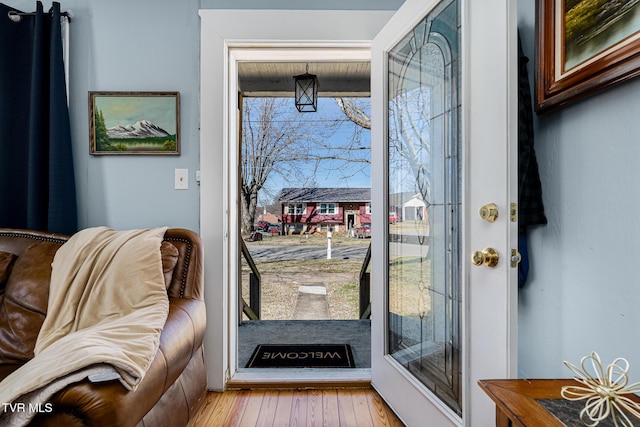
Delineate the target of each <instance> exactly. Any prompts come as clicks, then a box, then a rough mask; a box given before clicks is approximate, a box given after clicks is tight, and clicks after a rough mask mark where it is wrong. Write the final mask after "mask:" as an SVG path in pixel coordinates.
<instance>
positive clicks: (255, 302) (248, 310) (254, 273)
mask: <svg viewBox="0 0 640 427" xmlns="http://www.w3.org/2000/svg"><path fill="white" fill-rule="evenodd" d="M240 242H241V248H242V256H244V259H245V261H247V265H248V266H249V268H250V269H251V272H250V273H249V303H248V304H247V302H246V301H245V300H244V297H243V296H242V280H238V296H239V297H240V298H239V301H240V305H241V307H240V309H241V312H240V316H239V317H240V318H239V319H238V322H239V323H242V313H244V314H246V315H247V317H248V318H249V319H251V320H260V282H261V280H262V279H261V278H260V272H259V271H258V267H256V263H255V262H254V261H253V258H252V257H251V253H250V252H249V248H247V245H246V244H245V243H244V240H242V239H240Z"/></svg>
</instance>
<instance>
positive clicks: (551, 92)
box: [535, 0, 640, 113]
mask: <svg viewBox="0 0 640 427" xmlns="http://www.w3.org/2000/svg"><path fill="white" fill-rule="evenodd" d="M536 27H537V29H536V33H537V46H536V50H537V52H536V53H537V56H536V59H537V67H536V68H537V70H536V90H535V96H536V105H535V107H536V111H538V112H539V113H542V112H547V111H552V110H555V109H558V108H561V107H564V106H566V105H569V104H572V103H574V102H576V101H578V100H581V99H584V98H586V97H588V96H591V95H593V94H595V93H598V92H600V91H602V90H604V89H607V88H609V87H611V86H614V85H616V84H618V83H622V82H624V81H627V80H630V79H632V78H634V77H637V76H638V75H640V0H537V17H536Z"/></svg>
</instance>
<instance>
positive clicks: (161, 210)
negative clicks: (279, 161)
mask: <svg viewBox="0 0 640 427" xmlns="http://www.w3.org/2000/svg"><path fill="white" fill-rule="evenodd" d="M60 3H61V6H62V10H69V9H71V10H72V11H73V12H74V18H73V20H72V22H71V27H70V28H71V36H70V40H71V49H70V51H71V58H70V90H69V92H70V93H69V96H70V114H71V125H72V136H73V143H74V150H75V153H74V161H75V166H76V178H77V192H78V203H79V223H80V224H79V225H80V227H81V228H84V227H91V226H96V225H107V226H110V227H113V228H118V229H126V228H140V227H153V226H162V225H168V226H171V227H185V228H189V229H192V230H196V231H198V230H199V227H200V218H199V212H200V191H199V187H198V184H197V183H196V181H195V172H196V170H198V169H199V168H200V166H199V162H200V158H199V144H200V140H199V102H198V98H199V90H200V75H199V66H200V63H199V55H200V18H199V16H198V9H200V8H212V9H216V8H218V9H224V8H229V9H232V8H233V9H238V8H240V9H241V8H272V9H291V8H295V9H331V8H333V9H359V8H365V9H384V10H387V9H391V10H394V9H396V8H397V7H399V5H400V4H402V0H393V1H389V0H376V1H371V0H350V1H344V0H328V1H324V2H322V3H323V4H322V6H318V2H310V1H307V2H303V1H293V0H288V1H285V0H271V1H269V2H265V1H258V0H254V1H247V0H244V1H243V0H210V1H206V0H202V1H201V2H198V1H184V0H161V1H158V0H139V1H133V2H132V1H129V0H92V1H90V2H89V1H85V0H62V1H61V2H60ZM6 4H8V5H10V6H12V7H15V8H16V9H19V10H22V11H32V10H34V9H35V1H34V0H8V1H6ZM43 4H44V7H45V10H46V9H48V8H49V7H50V6H51V1H43ZM238 25H241V23H238ZM89 91H178V92H180V118H181V120H180V122H181V123H180V130H181V132H180V134H181V135H180V136H181V147H182V149H181V151H182V154H181V155H180V156H179V157H159V156H101V157H96V156H90V155H89V136H88V132H89V118H88V92H89ZM175 169H189V172H190V175H189V189H188V190H174V170H175ZM203 197H206V195H203Z"/></svg>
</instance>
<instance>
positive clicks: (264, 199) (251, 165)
mask: <svg viewBox="0 0 640 427" xmlns="http://www.w3.org/2000/svg"><path fill="white" fill-rule="evenodd" d="M305 71H308V72H310V73H313V74H315V75H317V76H318V80H319V82H320V90H319V99H318V101H317V111H316V112H311V113H300V112H298V111H297V110H296V108H295V105H294V98H293V88H294V84H293V83H294V82H293V76H295V75H299V74H302V73H304V72H305ZM238 80H239V82H238V87H239V92H240V96H239V98H238V99H239V102H238V107H239V113H238V117H239V126H238V128H239V129H241V132H240V137H239V138H238V140H239V150H238V152H239V177H238V183H239V186H238V199H239V200H240V203H239V205H240V212H239V214H240V215H239V221H238V228H239V229H238V234H237V236H238V239H239V240H238V245H239V247H240V248H241V251H240V253H241V255H240V256H239V263H240V264H239V270H240V274H239V275H238V280H239V283H238V284H239V286H238V292H237V295H238V299H239V301H238V302H239V314H240V318H239V327H238V368H239V372H243V371H244V370H246V369H252V368H253V367H254V365H252V364H251V363H250V362H252V361H253V360H254V359H255V357H260V356H257V354H258V353H257V351H258V350H259V347H261V346H265V345H272V344H320V345H334V344H339V345H343V344H345V345H348V346H349V347H350V351H351V355H350V356H351V357H352V359H353V360H352V362H353V364H352V366H355V367H356V368H364V369H368V368H370V367H371V364H370V363H371V362H370V360H371V359H370V322H369V320H368V319H369V317H370V309H369V303H370V292H369V284H368V278H369V266H368V260H369V259H370V257H369V254H370V249H369V243H370V237H371V235H370V223H371V217H370V216H371V181H370V168H369V164H370V135H369V127H370V120H369V91H370V83H369V82H370V68H369V63H368V61H356V62H348V61H347V62H345V61H342V62H249V61H247V62H239V63H238ZM365 227H369V232H368V233H366V232H364V229H365ZM356 230H358V231H362V233H360V234H358V233H356ZM292 351H293V350H292ZM280 354H283V353H280ZM287 354H288V356H289V358H291V357H294V356H291V354H292V353H287ZM296 357H297V356H296ZM276 359H277V358H276ZM303 365H304V364H303ZM294 367H309V366H306V365H305V366H302V365H301V366H297V365H295V366H294Z"/></svg>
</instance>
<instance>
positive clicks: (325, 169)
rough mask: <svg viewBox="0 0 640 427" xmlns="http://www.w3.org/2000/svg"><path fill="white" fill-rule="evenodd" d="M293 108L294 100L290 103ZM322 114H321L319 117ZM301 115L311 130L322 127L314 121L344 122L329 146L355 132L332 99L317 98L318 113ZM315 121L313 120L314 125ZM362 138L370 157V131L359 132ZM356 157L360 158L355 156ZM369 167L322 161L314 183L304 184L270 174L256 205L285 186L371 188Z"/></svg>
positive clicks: (345, 139)
mask: <svg viewBox="0 0 640 427" xmlns="http://www.w3.org/2000/svg"><path fill="white" fill-rule="evenodd" d="M291 103H292V108H295V107H294V105H293V99H292V100H291ZM320 113H322V114H320ZM299 114H304V116H305V117H304V118H305V121H306V120H308V121H309V122H310V129H313V127H314V126H322V122H318V121H316V120H326V119H327V118H336V119H342V120H343V123H342V125H341V126H340V128H339V129H338V131H337V132H336V133H335V134H334V135H333V136H332V137H331V138H330V139H329V140H328V141H327V142H328V143H329V144H334V145H335V146H342V145H345V144H346V142H347V141H348V140H350V139H351V138H352V136H353V134H354V130H355V129H356V128H357V125H356V124H354V123H353V122H351V121H350V120H349V119H348V118H347V117H346V116H345V114H344V113H343V112H342V110H340V108H339V107H338V105H337V104H336V101H335V99H334V98H319V99H318V112H317V113H299ZM314 121H316V122H315V123H314ZM361 131H362V135H361V140H360V146H361V147H366V153H363V154H366V157H368V158H370V152H371V132H370V131H369V130H365V129H362V130H361ZM358 155H360V156H361V155H362V154H360V153H358ZM314 166H315V165H314V164H309V165H308V169H309V170H312V169H313V168H314ZM338 166H341V167H340V168H339V170H336V169H337V168H338ZM370 171H371V167H370V164H369V163H351V164H349V163H344V162H341V165H338V164H337V162H335V161H330V160H325V161H322V163H321V165H320V166H319V167H318V173H316V175H315V177H314V178H313V179H314V180H315V184H314V183H313V182H312V181H311V180H308V181H306V182H300V181H292V180H290V179H291V177H287V178H284V177H281V176H279V175H278V174H274V173H272V174H270V175H269V179H268V180H267V182H266V183H265V191H263V192H261V193H262V194H260V196H259V204H260V205H264V204H271V203H272V202H273V197H274V196H276V195H277V193H278V192H279V191H280V190H281V189H282V188H285V187H304V186H315V187H319V188H322V187H337V188H357V187H371V176H370Z"/></svg>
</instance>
